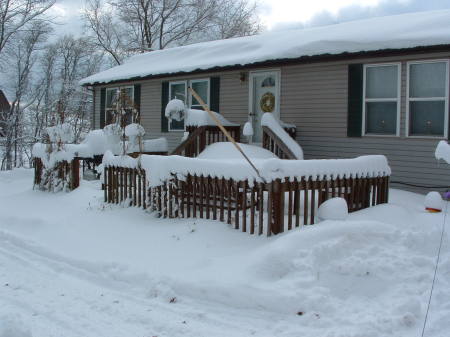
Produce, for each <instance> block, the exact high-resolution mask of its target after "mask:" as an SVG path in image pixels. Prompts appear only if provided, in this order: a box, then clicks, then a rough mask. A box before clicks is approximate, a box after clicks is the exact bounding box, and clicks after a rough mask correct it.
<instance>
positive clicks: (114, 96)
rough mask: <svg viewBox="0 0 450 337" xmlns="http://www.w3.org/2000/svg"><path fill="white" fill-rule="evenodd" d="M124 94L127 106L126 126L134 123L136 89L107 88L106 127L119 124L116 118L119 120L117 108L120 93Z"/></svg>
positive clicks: (130, 87)
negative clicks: (115, 123)
mask: <svg viewBox="0 0 450 337" xmlns="http://www.w3.org/2000/svg"><path fill="white" fill-rule="evenodd" d="M120 92H122V93H124V94H125V95H124V97H125V98H126V99H125V100H124V102H123V103H124V105H125V112H126V114H125V125H128V124H130V123H132V122H133V106H132V105H133V102H134V99H133V95H134V87H133V86H128V87H116V88H107V89H106V102H105V125H108V124H111V123H114V122H117V120H115V118H117V114H118V111H117V106H118V102H117V100H118V99H119V93H120Z"/></svg>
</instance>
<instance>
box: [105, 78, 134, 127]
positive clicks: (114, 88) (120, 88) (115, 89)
mask: <svg viewBox="0 0 450 337" xmlns="http://www.w3.org/2000/svg"><path fill="white" fill-rule="evenodd" d="M128 88H131V92H132V95H133V100H134V86H133V85H125V86H121V87H112V88H106V90H105V111H103V117H104V121H105V125H106V116H107V115H106V113H107V112H108V111H110V110H114V108H108V107H107V106H106V103H107V102H106V99H107V98H108V91H113V90H114V91H117V90H122V89H128ZM133 122H134V121H133Z"/></svg>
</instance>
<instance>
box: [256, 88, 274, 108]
mask: <svg viewBox="0 0 450 337" xmlns="http://www.w3.org/2000/svg"><path fill="white" fill-rule="evenodd" d="M259 105H260V106H261V110H262V111H264V112H272V111H273V109H274V108H275V96H274V94H272V93H271V92H266V93H265V94H264V95H262V97H261V101H260V102H259Z"/></svg>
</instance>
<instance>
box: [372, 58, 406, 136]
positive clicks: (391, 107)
mask: <svg viewBox="0 0 450 337" xmlns="http://www.w3.org/2000/svg"><path fill="white" fill-rule="evenodd" d="M400 69H401V68H400V64H397V63H395V64H373V65H365V66H364V90H363V95H364V100H363V134H372V135H398V134H399V116H400Z"/></svg>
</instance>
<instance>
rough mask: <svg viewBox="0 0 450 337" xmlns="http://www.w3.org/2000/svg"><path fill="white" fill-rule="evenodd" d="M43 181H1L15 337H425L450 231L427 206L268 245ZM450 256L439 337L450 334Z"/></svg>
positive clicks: (308, 230) (2, 246)
mask: <svg viewBox="0 0 450 337" xmlns="http://www.w3.org/2000/svg"><path fill="white" fill-rule="evenodd" d="M31 182H32V171H31V170H15V171H14V172H1V173H0V304H1V305H0V336H1V337H19V336H20V337H30V336H33V337H50V336H58V337H60V336H64V337H66V336H67V337H72V336H73V337H75V336H76V337H79V336H86V337H90V336H92V337H94V336H95V337H99V336H108V337H114V336H121V337H122V336H130V337H132V336H139V337H142V336H145V337H151V336H158V337H166V336H167V337H174V336H195V337H198V336H227V337H230V336H270V337H273V336H292V337H293V336H326V337H375V336H383V337H384V336H396V337H397V336H400V337H401V336H420V332H421V328H422V324H423V319H424V316H425V311H426V304H427V301H428V296H429V291H430V286H431V280H432V277H433V271H434V262H435V257H436V252H437V247H438V244H439V238H440V233H441V225H442V221H443V220H444V214H443V213H440V214H429V213H425V212H424V211H423V201H424V196H422V195H417V194H412V193H409V192H402V191H398V190H393V191H392V193H391V200H392V201H391V204H389V205H381V206H377V207H374V208H371V209H367V210H363V211H360V212H357V213H353V214H351V215H350V216H349V219H348V220H347V221H325V222H322V223H320V224H317V225H314V226H307V227H305V228H301V229H299V230H295V231H291V232H290V233H286V234H283V235H279V236H274V237H271V238H267V237H257V236H250V235H248V234H244V233H239V232H237V231H235V230H233V229H231V228H230V227H229V226H227V225H226V224H223V223H220V222H214V221H202V220H195V219H188V220H171V221H169V220H163V219H157V218H155V217H153V216H152V215H151V214H148V213H145V212H144V211H142V210H140V209H134V208H127V209H125V208H121V207H119V206H110V205H104V204H103V202H102V191H100V190H99V186H98V182H94V183H93V182H89V183H88V182H83V183H82V185H81V187H80V188H79V189H77V190H75V191H74V192H71V193H69V194H63V193H59V194H49V193H44V192H39V191H33V190H32V189H31ZM449 223H450V220H449V219H447V228H448V226H449ZM442 254H443V255H442V256H441V264H440V269H439V274H438V278H437V283H436V288H435V290H434V296H433V301H432V305H431V310H430V314H429V325H428V328H427V331H426V333H425V336H442V337H444V336H448V335H449V332H450V320H448V317H449V315H450V290H449V289H450V242H449V240H448V234H446V236H445V239H444V244H443V251H442Z"/></svg>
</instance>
